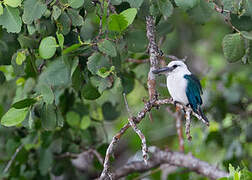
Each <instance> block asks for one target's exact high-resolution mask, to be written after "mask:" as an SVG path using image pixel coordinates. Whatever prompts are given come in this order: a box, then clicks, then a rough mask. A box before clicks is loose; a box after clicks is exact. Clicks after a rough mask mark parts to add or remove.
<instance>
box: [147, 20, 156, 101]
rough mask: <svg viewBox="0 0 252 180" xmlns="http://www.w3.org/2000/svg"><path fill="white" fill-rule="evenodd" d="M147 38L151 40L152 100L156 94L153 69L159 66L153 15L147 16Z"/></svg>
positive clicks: (149, 88)
mask: <svg viewBox="0 0 252 180" xmlns="http://www.w3.org/2000/svg"><path fill="white" fill-rule="evenodd" d="M146 29H147V33H146V35H147V38H148V40H149V45H148V48H149V49H148V51H149V56H150V71H149V73H148V82H147V84H148V91H149V97H150V100H152V99H154V98H155V96H156V94H157V93H156V76H155V74H153V72H152V71H154V70H156V69H157V68H158V56H159V50H158V47H157V44H156V40H155V24H154V18H153V17H152V16H147V17H146Z"/></svg>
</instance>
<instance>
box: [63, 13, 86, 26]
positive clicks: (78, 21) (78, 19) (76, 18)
mask: <svg viewBox="0 0 252 180" xmlns="http://www.w3.org/2000/svg"><path fill="white" fill-rule="evenodd" d="M67 13H68V15H69V17H70V19H71V21H72V25H73V26H82V25H83V24H84V21H83V18H82V16H80V15H79V11H78V10H75V9H68V10H67Z"/></svg>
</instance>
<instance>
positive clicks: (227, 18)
mask: <svg viewBox="0 0 252 180" xmlns="http://www.w3.org/2000/svg"><path fill="white" fill-rule="evenodd" d="M211 3H213V4H214V10H215V11H216V12H218V13H219V14H221V15H222V16H223V17H224V20H225V22H226V23H227V24H228V25H229V26H230V27H231V28H232V29H233V30H234V31H236V32H238V33H240V32H241V31H240V30H239V29H237V28H236V27H234V26H233V24H232V23H231V20H230V13H231V12H230V11H229V10H225V9H223V4H222V5H221V7H219V6H218V5H217V4H216V3H215V2H211Z"/></svg>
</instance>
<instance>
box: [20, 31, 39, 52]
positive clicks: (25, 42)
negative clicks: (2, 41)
mask: <svg viewBox="0 0 252 180" xmlns="http://www.w3.org/2000/svg"><path fill="white" fill-rule="evenodd" d="M18 42H19V44H20V46H21V47H22V48H31V49H36V48H38V44H39V41H38V40H37V39H35V38H31V37H29V36H24V35H23V34H20V35H19V36H18Z"/></svg>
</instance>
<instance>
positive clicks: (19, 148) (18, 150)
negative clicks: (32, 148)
mask: <svg viewBox="0 0 252 180" xmlns="http://www.w3.org/2000/svg"><path fill="white" fill-rule="evenodd" d="M23 147H24V145H23V144H21V145H20V146H18V148H17V149H16V151H15V153H14V154H13V156H12V157H11V159H10V161H9V162H8V164H7V166H6V167H5V168H4V170H3V173H4V174H5V173H7V172H8V170H9V168H10V167H11V165H12V163H13V161H14V160H15V158H16V157H17V155H18V153H19V152H20V150H21V149H22V148H23Z"/></svg>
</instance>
